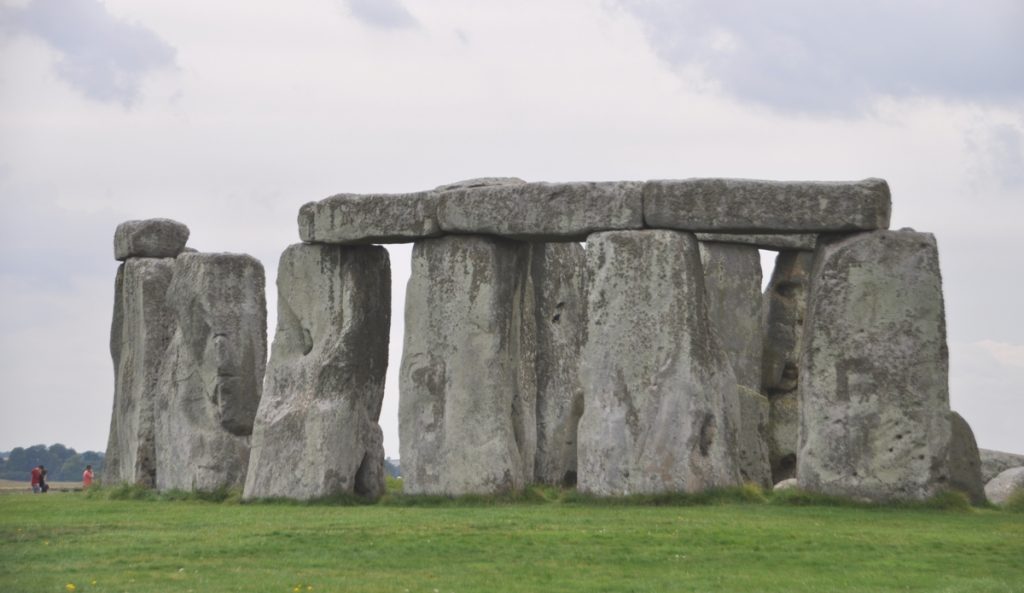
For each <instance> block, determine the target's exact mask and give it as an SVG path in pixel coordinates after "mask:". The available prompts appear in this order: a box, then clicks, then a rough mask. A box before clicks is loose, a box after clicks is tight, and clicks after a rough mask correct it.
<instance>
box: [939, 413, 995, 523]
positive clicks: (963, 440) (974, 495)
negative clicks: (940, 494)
mask: <svg viewBox="0 0 1024 593" xmlns="http://www.w3.org/2000/svg"><path fill="white" fill-rule="evenodd" d="M949 424H950V430H951V431H952V433H951V436H950V441H949V455H948V457H947V459H946V463H947V465H948V467H949V486H950V487H951V488H953V489H954V490H959V491H960V492H963V493H964V494H966V495H967V496H968V497H970V499H971V502H972V503H973V504H983V503H984V502H985V482H983V481H982V479H981V457H980V456H979V455H978V443H977V442H976V441H975V440H974V431H972V430H971V426H970V425H969V424H967V421H966V420H964V419H963V417H962V416H960V414H957V413H956V412H950V413H949Z"/></svg>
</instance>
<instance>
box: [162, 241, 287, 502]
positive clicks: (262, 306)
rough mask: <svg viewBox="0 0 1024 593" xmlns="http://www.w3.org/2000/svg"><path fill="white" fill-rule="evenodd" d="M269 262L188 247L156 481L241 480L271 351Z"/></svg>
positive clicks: (177, 282) (170, 485) (179, 269)
mask: <svg viewBox="0 0 1024 593" xmlns="http://www.w3.org/2000/svg"><path fill="white" fill-rule="evenodd" d="M265 284H266V281H265V278H264V272H263V265H262V264H260V262H259V261H258V260H256V259H255V258H253V257H250V256H248V255H236V254H229V253H185V254H182V255H180V256H179V257H178V258H177V259H176V260H175V264H174V278H173V280H172V281H171V284H170V286H169V287H168V289H167V301H168V303H169V304H170V305H171V306H172V307H173V309H174V314H175V325H176V328H175V331H174V337H173V338H172V340H171V344H170V346H168V349H167V354H166V356H165V359H164V364H163V367H162V370H161V373H160V379H159V384H158V386H157V391H158V394H159V399H158V402H157V412H156V419H157V422H156V462H157V476H156V487H157V488H158V489H160V490H167V489H182V490H204V491H208V490H216V489H218V488H222V487H238V486H242V484H243V483H244V480H245V472H246V468H247V466H248V463H249V435H250V434H252V428H253V420H254V418H255V416H256V407H257V405H258V404H259V400H260V393H261V392H262V385H263V374H264V370H265V368H266V357H267V304H266V298H265V294H264V291H265Z"/></svg>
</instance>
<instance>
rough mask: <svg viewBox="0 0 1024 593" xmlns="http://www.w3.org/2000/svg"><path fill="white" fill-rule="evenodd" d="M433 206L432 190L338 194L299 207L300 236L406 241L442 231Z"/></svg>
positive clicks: (317, 239) (361, 241)
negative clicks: (402, 192)
mask: <svg viewBox="0 0 1024 593" xmlns="http://www.w3.org/2000/svg"><path fill="white" fill-rule="evenodd" d="M436 209H437V195H436V194H435V193H434V192H431V191H423V192H414V193H407V194H337V195H334V196H331V197H329V198H325V199H323V200H320V201H319V202H309V203H307V204H304V205H303V206H302V208H300V209H299V238H301V239H302V240H303V241H304V242H306V243H335V244H346V245H366V244H372V243H409V242H412V241H416V240H419V239H423V238H426V237H437V236H439V235H441V229H440V227H438V225H437V216H436V214H435V211H436Z"/></svg>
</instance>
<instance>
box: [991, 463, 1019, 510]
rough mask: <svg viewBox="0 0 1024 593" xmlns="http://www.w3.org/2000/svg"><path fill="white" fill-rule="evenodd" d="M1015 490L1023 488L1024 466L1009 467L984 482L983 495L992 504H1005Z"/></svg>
mask: <svg viewBox="0 0 1024 593" xmlns="http://www.w3.org/2000/svg"><path fill="white" fill-rule="evenodd" d="M1017 490H1024V467H1011V468H1010V469H1007V470H1004V471H1003V472H1002V473H1000V474H999V475H998V476H996V477H994V478H992V479H991V480H989V482H988V484H985V496H986V497H987V498H988V501H989V502H991V503H992V504H999V505H1002V504H1006V503H1007V501H1009V500H1010V496H1012V495H1013V493H1014V492H1016V491H1017Z"/></svg>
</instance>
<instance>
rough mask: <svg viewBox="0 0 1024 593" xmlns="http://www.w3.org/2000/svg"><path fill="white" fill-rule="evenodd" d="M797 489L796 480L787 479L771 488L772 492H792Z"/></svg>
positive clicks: (797, 483)
mask: <svg viewBox="0 0 1024 593" xmlns="http://www.w3.org/2000/svg"><path fill="white" fill-rule="evenodd" d="M799 487H800V483H799V482H798V481H797V479H796V478H787V479H785V480H782V481H781V482H777V483H776V484H775V486H773V487H772V490H775V491H780V490H793V489H796V488H799Z"/></svg>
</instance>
